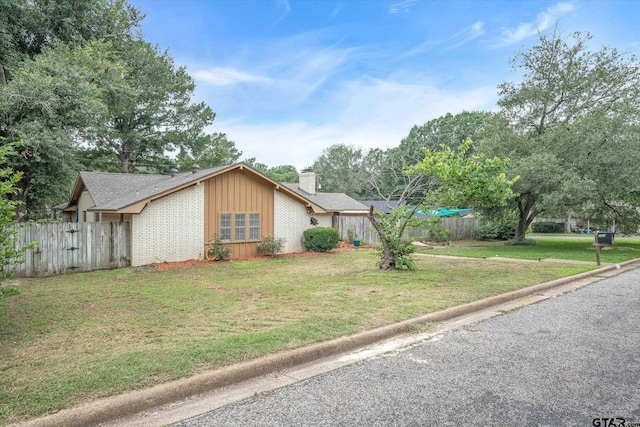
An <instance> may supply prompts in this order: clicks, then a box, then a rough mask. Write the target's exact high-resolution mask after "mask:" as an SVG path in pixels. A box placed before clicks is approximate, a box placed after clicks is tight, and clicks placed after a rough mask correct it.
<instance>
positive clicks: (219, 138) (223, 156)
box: [176, 133, 242, 170]
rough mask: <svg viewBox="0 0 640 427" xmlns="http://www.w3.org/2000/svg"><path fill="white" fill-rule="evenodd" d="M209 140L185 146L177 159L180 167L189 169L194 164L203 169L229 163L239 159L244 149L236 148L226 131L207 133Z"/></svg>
mask: <svg viewBox="0 0 640 427" xmlns="http://www.w3.org/2000/svg"><path fill="white" fill-rule="evenodd" d="M207 137H208V141H206V140H205V141H204V142H203V143H202V144H200V145H197V146H193V147H183V148H182V149H181V151H180V153H179V154H178V156H177V158H176V160H177V162H178V169H180V170H188V169H190V168H191V167H192V166H193V165H194V164H197V165H198V166H200V167H201V168H203V169H207V168H212V167H215V166H222V165H228V164H231V163H235V162H237V161H238V159H239V158H240V156H241V155H242V151H238V150H237V149H236V146H235V144H234V143H233V141H229V140H228V139H227V135H225V134H224V133H214V134H211V135H207Z"/></svg>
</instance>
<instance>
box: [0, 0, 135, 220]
mask: <svg viewBox="0 0 640 427" xmlns="http://www.w3.org/2000/svg"><path fill="white" fill-rule="evenodd" d="M140 19H141V15H140V13H139V12H138V10H137V9H135V8H133V7H131V6H129V5H128V4H126V2H124V1H120V0H96V1H92V2H78V1H72V2H69V1H66V0H0V144H13V143H15V142H17V141H23V142H22V144H21V147H20V149H19V150H18V151H16V152H15V154H11V155H9V158H8V162H9V166H10V167H11V168H12V169H14V170H15V171H19V172H21V174H22V175H21V176H22V178H21V180H20V182H18V183H17V188H18V191H17V192H16V193H12V194H10V195H9V197H11V198H12V199H13V200H19V201H21V202H22V203H20V204H18V205H17V208H18V210H20V211H21V212H22V211H24V210H25V209H26V211H27V213H28V214H27V215H25V216H21V218H23V219H29V218H38V217H41V216H44V215H47V213H48V207H49V206H51V205H52V204H53V203H57V202H59V201H60V200H61V199H63V198H64V197H65V195H66V191H67V189H68V186H69V185H70V183H71V180H72V179H73V174H74V173H73V170H74V169H75V165H76V163H75V159H76V158H77V156H76V155H75V152H76V151H77V147H76V143H77V141H78V138H79V136H80V133H79V131H80V130H81V129H83V128H85V127H86V126H89V125H91V123H92V121H93V120H94V119H95V118H96V117H98V116H99V115H100V113H101V111H100V109H101V106H100V105H99V102H97V100H98V99H99V95H100V94H99V90H98V89H97V87H96V85H95V82H96V81H100V80H109V79H110V77H111V76H113V75H114V74H115V73H116V72H117V71H118V70H117V67H111V71H112V72H111V73H108V72H107V71H108V69H109V63H108V62H105V61H104V59H105V57H104V56H103V51H104V48H103V47H99V46H96V45H95V44H93V42H91V43H89V44H85V42H89V41H91V40H95V39H98V38H102V39H112V38H115V37H129V36H131V35H132V30H133V28H134V27H135V26H136V25H137V23H138V21H139V20H140Z"/></svg>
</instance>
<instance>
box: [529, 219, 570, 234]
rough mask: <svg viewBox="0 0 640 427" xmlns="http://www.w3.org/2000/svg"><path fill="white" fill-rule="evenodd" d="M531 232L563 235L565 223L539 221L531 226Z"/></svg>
mask: <svg viewBox="0 0 640 427" xmlns="http://www.w3.org/2000/svg"><path fill="white" fill-rule="evenodd" d="M531 231H533V232H534V233H562V232H564V223H562V222H550V221H539V222H534V223H533V224H531Z"/></svg>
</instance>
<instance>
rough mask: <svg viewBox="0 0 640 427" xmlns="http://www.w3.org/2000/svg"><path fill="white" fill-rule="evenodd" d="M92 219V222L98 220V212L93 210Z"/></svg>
mask: <svg viewBox="0 0 640 427" xmlns="http://www.w3.org/2000/svg"><path fill="white" fill-rule="evenodd" d="M93 221H94V222H100V212H94V214H93Z"/></svg>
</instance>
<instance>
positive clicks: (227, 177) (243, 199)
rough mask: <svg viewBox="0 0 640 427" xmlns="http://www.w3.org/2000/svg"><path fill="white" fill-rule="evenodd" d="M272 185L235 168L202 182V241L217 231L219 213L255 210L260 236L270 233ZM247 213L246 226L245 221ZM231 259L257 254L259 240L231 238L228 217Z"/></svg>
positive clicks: (233, 225)
mask: <svg viewBox="0 0 640 427" xmlns="http://www.w3.org/2000/svg"><path fill="white" fill-rule="evenodd" d="M273 187H274V185H273V184H272V183H270V182H268V181H266V180H263V179H261V178H260V177H258V176H256V175H254V174H253V173H251V172H248V171H247V170H243V169H235V170H231V171H229V172H226V173H224V174H221V175H217V176H214V177H212V178H210V179H208V180H206V181H205V182H204V237H205V244H204V245H203V246H202V250H203V251H204V250H206V246H207V245H206V244H207V243H208V242H210V241H211V240H212V239H213V237H214V236H216V235H217V236H219V235H220V214H224V213H226V214H236V213H246V214H250V213H259V214H260V239H262V238H264V237H268V236H273V235H274V230H273V193H274V188H273ZM248 221H249V219H248V217H247V227H248V226H249V224H248ZM231 227H232V241H231V242H227V244H228V245H229V246H230V247H231V259H247V258H251V257H255V256H257V254H258V250H257V249H256V247H257V245H258V243H260V242H259V241H238V242H236V241H235V236H234V234H235V224H234V223H233V219H232V224H231ZM203 253H204V252H203Z"/></svg>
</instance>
